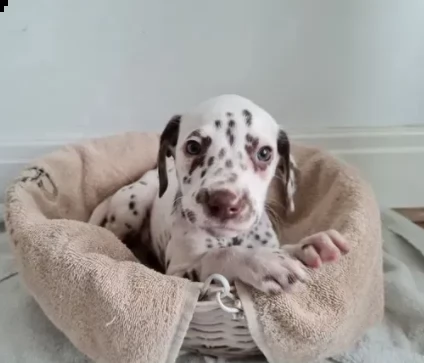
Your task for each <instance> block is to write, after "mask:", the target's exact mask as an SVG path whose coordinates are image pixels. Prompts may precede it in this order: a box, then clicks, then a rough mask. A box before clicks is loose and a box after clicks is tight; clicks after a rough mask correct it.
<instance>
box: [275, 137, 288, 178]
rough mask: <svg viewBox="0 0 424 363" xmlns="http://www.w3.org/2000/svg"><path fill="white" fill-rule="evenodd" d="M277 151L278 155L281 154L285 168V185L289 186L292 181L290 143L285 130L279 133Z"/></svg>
mask: <svg viewBox="0 0 424 363" xmlns="http://www.w3.org/2000/svg"><path fill="white" fill-rule="evenodd" d="M277 150H278V154H280V158H281V162H282V164H283V168H284V174H285V177H286V180H285V183H286V184H288V182H289V179H290V175H289V170H290V141H289V138H288V137H287V134H286V133H285V132H284V131H283V130H280V131H279V132H278V139H277Z"/></svg>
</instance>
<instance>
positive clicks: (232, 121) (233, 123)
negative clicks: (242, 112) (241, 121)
mask: <svg viewBox="0 0 424 363" xmlns="http://www.w3.org/2000/svg"><path fill="white" fill-rule="evenodd" d="M234 126H236V123H235V121H234V120H230V121H228V127H230V128H233V127H234Z"/></svg>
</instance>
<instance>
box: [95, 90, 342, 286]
mask: <svg viewBox="0 0 424 363" xmlns="http://www.w3.org/2000/svg"><path fill="white" fill-rule="evenodd" d="M279 163H280V165H281V166H282V168H283V169H284V175H285V177H284V184H285V190H286V201H287V209H288V210H292V209H293V208H294V204H293V194H294V192H295V181H294V175H295V170H294V169H295V167H296V166H295V162H294V160H293V158H292V156H291V154H290V143H289V140H288V137H287V135H286V133H285V132H284V131H283V130H282V129H280V127H279V125H278V124H277V122H276V121H275V120H274V118H273V117H272V116H271V115H270V114H269V113H267V112H266V111H265V110H264V109H262V108H261V107H259V106H258V105H256V104H254V103H253V102H252V101H250V100H248V99H246V98H243V97H241V96H237V95H223V96H219V97H215V98H212V99H209V100H207V101H205V102H203V103H201V104H200V105H198V106H197V107H195V108H193V109H191V110H189V111H188V112H186V113H184V114H182V115H177V116H174V117H173V118H172V119H171V120H170V121H169V122H168V124H167V126H166V127H165V129H164V131H163V133H162V135H161V138H160V149H159V153H158V165H157V169H154V170H150V171H149V172H147V173H146V174H145V175H143V177H142V178H141V179H140V180H138V181H136V182H135V183H133V184H131V185H128V186H125V187H124V188H122V189H121V190H119V191H117V192H116V193H115V194H114V195H112V196H111V197H110V198H108V199H106V200H105V201H104V202H103V203H102V204H100V205H99V206H98V207H97V208H96V210H95V211H94V213H93V215H92V217H91V219H90V223H94V224H99V225H102V226H104V227H105V228H107V229H109V230H111V231H112V232H113V233H115V234H116V235H117V236H118V237H119V238H121V239H122V238H124V237H125V236H126V235H127V234H128V233H133V232H138V231H140V228H141V227H142V225H144V226H145V227H147V228H148V229H149V232H150V238H151V241H152V246H153V249H154V251H155V254H156V256H157V257H158V258H159V259H160V261H161V263H162V264H163V265H164V266H165V268H166V273H167V274H170V275H176V276H180V277H186V278H189V279H191V280H194V281H204V280H205V279H206V278H207V277H208V276H210V275H211V274H213V273H219V274H222V275H223V276H225V277H226V278H227V279H228V280H229V281H230V282H234V281H235V280H240V281H242V282H243V283H245V284H248V285H250V286H253V287H254V288H256V289H258V290H260V291H262V292H264V293H267V294H277V293H280V292H282V291H283V290H288V289H289V288H290V287H291V285H293V284H294V283H296V282H297V281H300V282H303V281H306V280H307V276H308V274H307V267H309V268H318V267H320V265H321V264H322V263H326V262H330V261H335V260H337V259H338V258H339V257H340V256H341V255H342V254H344V253H347V252H348V244H347V242H346V241H345V239H344V238H343V237H342V236H341V235H340V234H339V233H338V232H337V231H333V230H330V231H325V232H321V233H318V234H315V235H313V236H309V237H306V238H305V239H303V240H302V241H300V242H298V243H297V244H294V245H283V246H282V247H280V243H279V241H278V238H277V236H276V234H275V232H274V230H273V227H272V225H271V222H270V220H269V218H268V216H267V213H266V212H265V202H266V196H267V191H268V187H269V185H270V183H271V180H272V179H273V177H274V175H275V172H276V168H277V165H278V164H279ZM147 217H149V220H148V223H146V218H147ZM146 225H147V226H146Z"/></svg>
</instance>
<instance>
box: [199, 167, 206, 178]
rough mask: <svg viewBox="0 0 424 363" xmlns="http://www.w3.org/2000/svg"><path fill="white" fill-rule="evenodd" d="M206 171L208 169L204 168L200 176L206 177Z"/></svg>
mask: <svg viewBox="0 0 424 363" xmlns="http://www.w3.org/2000/svg"><path fill="white" fill-rule="evenodd" d="M206 171H207V170H206V169H203V170H202V172H201V173H200V177H201V178H204V177H205V175H206Z"/></svg>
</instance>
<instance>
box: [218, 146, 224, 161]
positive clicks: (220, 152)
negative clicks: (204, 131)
mask: <svg viewBox="0 0 424 363" xmlns="http://www.w3.org/2000/svg"><path fill="white" fill-rule="evenodd" d="M225 154H226V151H225V149H224V148H222V149H221V150H219V153H218V156H219V158H220V159H223V158H224V156H225Z"/></svg>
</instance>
